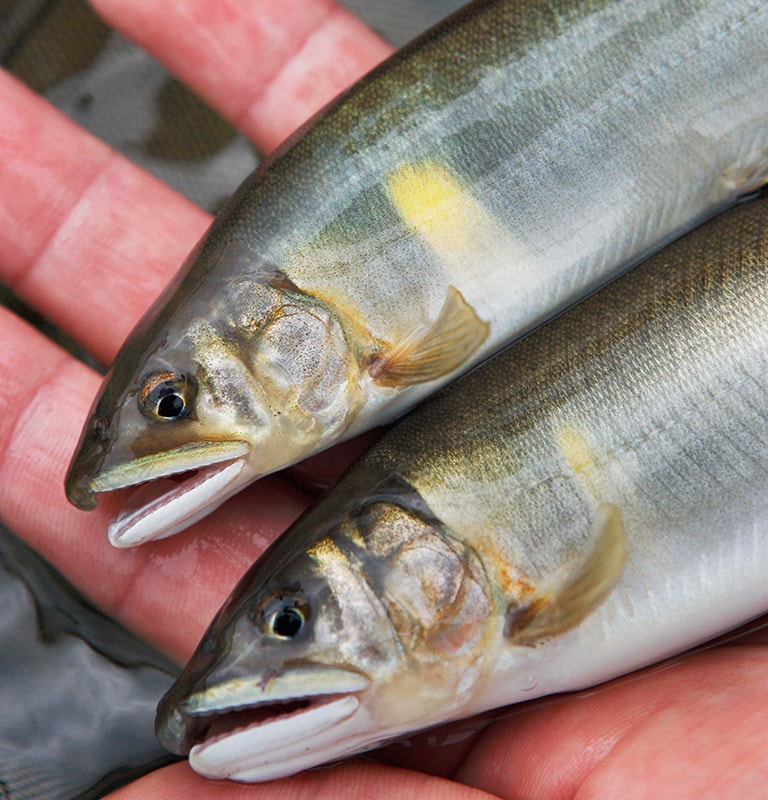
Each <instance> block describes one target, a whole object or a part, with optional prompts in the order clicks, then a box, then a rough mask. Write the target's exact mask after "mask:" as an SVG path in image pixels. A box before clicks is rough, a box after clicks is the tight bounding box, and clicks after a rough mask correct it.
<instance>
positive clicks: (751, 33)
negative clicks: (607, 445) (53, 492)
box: [65, 0, 768, 547]
mask: <svg viewBox="0 0 768 800" xmlns="http://www.w3.org/2000/svg"><path fill="white" fill-rule="evenodd" d="M767 51H768V7H766V4H765V3H764V2H763V1H762V0H688V1H687V2H679V0H674V1H673V0H633V2H628V1H627V0H592V1H591V2H588V1H587V0H559V1H558V2H556V3H550V2H538V1H537V0H527V1H518V0H478V2H475V3H472V4H470V5H469V6H467V7H465V8H464V9H461V10H460V11H459V12H458V13H457V14H456V15H454V16H452V17H450V18H448V20H447V21H445V22H444V23H443V24H441V25H439V26H438V27H436V28H434V29H432V30H431V31H430V32H428V33H427V34H426V35H424V36H423V37H422V38H420V39H417V40H416V41H415V42H414V43H413V44H411V45H410V46H406V47H405V48H404V49H402V50H401V51H399V52H398V53H397V54H395V55H394V56H393V57H392V58H391V59H390V60H388V61H386V62H385V63H384V64H383V65H382V66H380V67H379V68H377V69H374V70H373V72H371V73H370V74H369V75H368V76H367V77H365V78H364V79H363V80H362V81H361V82H359V83H357V84H356V85H355V86H353V87H352V88H351V89H350V90H348V91H347V92H346V93H344V94H343V95H342V96H341V97H340V98H339V99H338V100H337V101H335V102H333V103H331V105H330V106H328V107H327V108H326V109H325V110H323V111H322V112H321V113H320V115H319V116H317V117H316V118H314V119H313V120H311V121H310V122H309V123H308V125H307V126H306V127H304V128H303V129H301V130H300V131H299V133H298V134H297V135H296V136H294V137H292V138H290V139H289V140H288V141H287V143H286V144H285V145H284V146H282V147H281V148H279V149H278V151H277V152H276V153H275V154H274V155H273V156H271V157H269V158H267V160H266V161H265V162H264V163H263V164H262V165H261V166H260V167H259V168H258V169H257V171H256V172H255V173H254V174H253V175H252V176H250V177H249V178H247V179H246V180H245V182H244V183H243V184H242V185H241V187H240V188H239V189H238V190H237V192H236V193H235V194H234V196H233V197H232V198H231V200H230V201H228V202H227V203H226V204H225V206H224V207H223V209H222V210H221V212H220V214H219V215H218V216H217V217H216V219H215V220H214V222H213V223H212V225H211V227H210V229H209V230H208V232H207V233H206V234H205V235H204V237H203V239H202V240H201V241H200V242H199V243H198V245H197V246H196V247H195V249H194V250H193V252H192V253H191V254H190V256H189V258H188V259H187V261H186V262H185V264H184V265H183V266H182V268H181V271H180V272H179V274H178V275H177V277H176V279H174V281H173V282H172V283H171V285H170V286H169V287H168V289H167V290H166V291H165V292H164V293H163V294H162V295H161V297H160V298H159V299H158V300H157V301H156V303H155V304H154V305H153V307H152V308H151V309H150V310H149V311H148V313H147V315H146V316H145V317H144V318H143V319H142V320H141V321H140V322H139V323H138V325H137V327H136V328H135V329H134V330H133V332H132V333H131V334H130V335H129V337H128V339H127V341H126V342H125V344H124V345H123V347H122V349H121V350H120V351H119V353H118V354H117V356H116V358H115V360H114V362H113V364H112V366H111V369H110V370H109V372H108V373H107V375H106V377H105V379H104V382H103V384H102V387H101V389H100V391H99V394H98V396H97V398H96V400H95V401H94V405H93V408H92V409H91V412H90V414H89V417H88V419H87V421H86V422H85V425H84V428H83V432H82V435H81V438H80V441H79V443H78V445H77V448H76V450H75V453H74V456H73V458H72V462H71V464H70V467H69V470H68V474H67V477H66V481H65V485H66V493H67V496H68V498H69V500H70V501H71V502H72V503H73V504H74V505H75V506H77V507H78V508H81V509H90V508H93V507H95V506H96V504H97V501H98V496H99V495H100V494H101V493H104V492H112V491H115V490H118V489H125V488H127V487H138V486H139V485H140V484H142V485H141V486H140V487H139V488H138V489H136V490H135V491H134V492H133V493H128V494H129V496H128V497H127V500H126V502H125V504H124V506H123V507H122V509H121V511H120V512H119V514H118V515H117V517H116V518H115V519H114V520H113V521H112V522H111V523H110V525H109V528H108V536H109V540H110V541H111V543H112V544H113V545H116V546H118V547H129V546H133V545H137V544H141V543H144V542H147V541H151V540H153V539H159V538H163V537H166V536H170V535H173V534H174V533H177V532H179V531H180V530H183V529H185V528H186V527H188V526H189V525H191V524H193V523H194V522H196V521H197V520H198V519H200V518H202V517H203V516H205V515H207V514H209V513H210V512H211V511H212V510H213V509H214V508H216V507H218V506H219V505H220V504H221V503H223V502H224V501H225V500H226V499H227V498H229V497H231V496H232V495H234V494H236V493H237V492H238V491H240V490H241V489H242V488H243V487H244V486H246V485H248V484H249V483H251V482H252V481H254V480H256V479H257V478H259V477H261V476H263V475H266V474H268V473H271V472H274V471H276V470H278V469H282V468H284V467H286V466H288V465H291V464H294V463H296V462H298V461H300V460H302V459H304V458H306V457H307V456H309V455H312V454H314V453H316V452H319V451H320V450H323V449H325V448H327V447H329V446H331V445H332V444H334V443H336V442H340V441H343V440H345V439H348V438H350V437H353V436H355V435H357V434H360V433H362V432H363V431H365V430H367V429H370V428H372V427H377V426H380V425H383V424H385V423H389V422H391V421H392V420H394V419H396V418H398V417H399V416H401V415H402V414H403V413H405V411H406V410H407V409H408V408H411V407H413V406H414V405H416V404H417V403H419V402H421V401H422V400H423V399H424V398H425V397H427V396H428V395H429V394H432V393H433V392H434V391H436V390H437V389H438V388H440V387H441V386H443V385H445V384H447V383H448V382H450V381H451V380H454V379H455V378H457V377H458V376H459V375H460V374H462V373H464V372H466V371H468V370H470V369H472V368H473V367H475V366H477V365H478V364H480V363H481V362H483V361H485V360H486V359H487V358H488V357H490V356H491V355H492V354H493V353H495V352H497V351H498V350H500V349H501V348H502V347H503V346H504V345H506V344H508V343H510V342H511V341H513V340H515V339H518V338H519V337H520V336H522V335H523V334H525V333H526V332H528V331H530V330H532V329H533V328H535V327H536V326H538V325H539V324H541V323H542V322H544V321H545V320H546V319H549V318H551V317H552V316H554V315H555V314H556V313H559V312H560V311H562V310H563V309H564V308H566V307H567V306H569V305H571V304H573V303H574V302H575V301H577V300H578V299H580V298H582V297H584V296H585V295H586V294H588V293H589V292H590V291H592V290H594V289H595V288H597V286H599V285H602V284H604V283H606V282H607V281H608V280H609V279H610V278H611V277H614V276H615V275H617V274H619V273H620V272H622V271H624V270H625V269H627V268H629V267H631V266H633V265H635V264H636V263H638V262H639V261H640V260H642V258H644V257H645V256H647V255H648V254H650V253H651V252H652V251H655V250H658V249H659V248H660V247H661V246H663V245H664V244H666V243H668V242H669V241H671V240H672V239H674V238H675V237H676V236H678V235H680V234H682V233H683V232H685V231H686V230H688V229H690V228H692V227H694V226H695V225H696V224H698V223H699V222H701V221H702V220H703V219H704V218H707V217H709V216H711V215H713V214H714V213H715V212H716V211H717V210H719V209H722V208H723V207H726V206H728V205H730V204H733V203H734V202H735V201H736V199H737V198H739V197H742V196H745V195H749V194H751V193H753V192H755V191H757V190H758V189H759V187H761V186H762V185H763V184H764V183H765V181H766V176H767V175H768V60H767V59H766V58H765V53H766V52H767Z"/></svg>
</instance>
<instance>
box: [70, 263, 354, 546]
mask: <svg viewBox="0 0 768 800" xmlns="http://www.w3.org/2000/svg"><path fill="white" fill-rule="evenodd" d="M241 260H242V257H241ZM230 261H231V262H232V263H237V257H236V256H235V255H232V257H231V259H230ZM192 274H195V273H194V272H193V273H192ZM167 294H169V296H168V297H164V298H161V300H160V301H158V303H157V304H156V307H155V308H153V309H151V310H150V312H149V313H148V315H147V317H146V318H145V319H144V320H143V321H142V322H141V323H140V324H139V326H138V327H137V328H136V329H135V330H134V331H133V332H132V333H131V335H130V337H129V338H128V340H127V341H126V342H125V344H124V345H123V347H122V348H121V350H120V352H119V353H118V355H117V357H116V358H115V361H114V363H113V365H112V367H111V369H110V370H109V373H108V374H107V376H106V377H105V379H104V382H103V384H102V387H101V390H100V393H99V395H98V397H97V399H96V401H95V403H94V405H93V408H92V409H91V412H90V415H89V418H88V421H87V422H86V425H85V427H84V430H83V432H82V435H81V439H80V443H79V445H78V447H77V450H76V452H75V455H74V457H73V459H72V462H71V465H70V468H69V472H68V475H67V478H66V491H67V496H68V498H69V500H70V501H71V502H72V503H73V504H74V505H75V506H77V507H78V508H81V509H90V508H93V507H95V506H96V504H97V500H96V497H97V495H98V494H99V493H102V492H110V491H113V490H116V489H121V488H125V487H133V486H137V485H138V484H147V485H146V486H142V487H141V489H140V490H138V491H137V492H134V494H133V495H132V496H131V497H130V498H129V500H128V503H127V504H126V506H125V508H124V509H123V511H122V512H121V514H120V515H119V516H118V517H117V518H116V519H115V520H114V521H113V523H112V524H111V525H110V528H109V538H110V541H111V542H112V544H114V545H116V546H118V547H128V546H133V545H136V544H141V543H143V542H145V541H149V540H151V539H159V538H163V537H166V536H170V535H172V534H174V533H176V532H178V531H180V530H182V529H184V528H186V527H187V526H189V525H191V524H192V523H193V522H195V521H197V520H198V519H200V518H201V517H203V516H205V515H206V514H208V513H210V512H211V511H212V510H213V509H214V508H216V507H217V506H218V505H220V504H221V503H222V502H224V500H226V499H227V498H228V497H230V496H232V495H233V494H235V493H236V492H237V491H239V490H240V489H242V488H243V487H244V486H245V485H247V484H248V483H250V482H252V481H253V480H255V479H256V478H258V477H260V476H262V475H266V474H268V473H270V472H273V471H274V470H276V469H279V468H282V467H284V466H287V465H288V464H291V463H293V462H295V461H297V460H299V459H300V458H302V457H304V456H305V455H308V454H309V453H311V452H312V451H313V448H314V447H315V446H316V444H317V442H318V441H320V440H321V439H322V438H323V437H324V436H326V437H327V436H331V437H332V436H333V435H334V433H335V432H336V431H338V430H341V429H343V427H344V425H345V422H346V420H347V418H348V416H349V414H350V411H351V410H352V409H353V408H354V407H356V406H355V402H356V400H355V398H356V395H355V392H354V389H353V388H352V389H350V387H354V386H355V385H356V381H355V380H354V375H353V374H352V373H353V372H354V370H355V369H356V362H355V361H354V359H353V358H351V357H350V353H349V348H348V344H347V340H346V338H345V335H344V331H343V330H342V328H341V326H340V325H339V324H338V322H337V321H336V320H335V318H334V317H333V315H332V313H331V312H330V311H326V310H325V309H324V307H323V306H322V304H321V303H318V302H313V301H312V300H311V299H309V300H307V299H306V298H304V297H302V296H300V295H299V293H298V290H297V289H296V287H294V286H293V285H292V284H291V283H290V282H289V281H287V279H284V278H282V277H281V276H280V274H279V273H278V272H277V271H276V270H274V269H273V268H269V267H268V266H266V265H264V264H261V265H259V269H257V270H256V271H255V272H253V271H252V272H251V273H245V272H240V273H238V274H236V275H235V276H233V277H232V278H230V279H228V280H222V281H218V282H216V283H215V284H213V285H210V286H209V285H208V284H207V283H205V282H203V283H202V284H201V285H200V286H197V287H189V288H186V287H185V286H184V283H183V282H182V285H181V286H180V287H173V291H170V292H169V293H167ZM185 473H186V474H185ZM182 475H183V479H180V476H182Z"/></svg>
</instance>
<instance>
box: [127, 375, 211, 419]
mask: <svg viewBox="0 0 768 800" xmlns="http://www.w3.org/2000/svg"><path fill="white" fill-rule="evenodd" d="M196 392H197V385H196V383H195V380H194V378H192V377H191V376H190V375H183V374H181V373H177V372H155V373H153V374H152V375H148V376H147V377H146V378H145V379H144V383H143V385H142V387H141V391H140V392H139V410H140V411H141V413H142V414H143V415H144V416H145V417H147V418H149V419H152V420H161V421H163V422H172V421H174V420H179V419H184V418H185V417H189V416H190V415H191V413H192V401H193V399H194V397H195V394H196Z"/></svg>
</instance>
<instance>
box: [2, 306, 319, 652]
mask: <svg viewBox="0 0 768 800" xmlns="http://www.w3.org/2000/svg"><path fill="white" fill-rule="evenodd" d="M0 341H2V342H3V347H2V348H0V374H2V375H3V376H7V377H6V378H5V379H4V380H3V381H2V382H1V383H0V518H2V520H3V522H4V523H5V524H6V525H8V526H9V527H10V528H11V529H12V530H14V531H15V532H16V533H18V534H19V535H20V536H21V537H22V538H23V539H24V540H25V541H27V542H28V543H29V544H30V545H31V546H32V547H34V548H35V549H36V550H37V551H38V552H40V553H41V554H42V555H43V556H45V557H46V558H47V559H48V560H49V561H51V563H52V564H53V565H54V566H56V567H57V568H58V569H59V570H60V571H61V572H62V573H63V574H64V575H65V576H66V577H67V578H69V580H70V581H72V582H73V583H74V584H75V585H76V586H77V587H78V588H80V589H81V590H82V591H83V592H84V594H86V596H88V597H89V598H90V599H91V600H92V601H93V602H94V603H96V604H97V605H98V606H99V607H101V608H102V609H104V610H105V611H106V612H107V613H109V614H111V615H113V616H115V617H116V618H117V619H119V620H120V621H121V622H123V623H124V624H125V625H127V626H128V627H129V628H131V629H132V630H134V631H135V632H136V633H138V634H139V635H140V636H142V637H143V638H146V639H148V640H149V641H151V642H153V643H154V644H155V645H157V646H158V647H160V648H161V649H163V650H164V651H165V652H166V653H168V654H169V655H170V656H171V657H173V658H176V659H177V660H179V661H184V660H186V658H187V657H188V656H189V654H190V653H191V651H192V649H193V648H194V646H195V645H196V644H197V641H198V640H199V638H200V636H201V635H202V633H203V632H204V630H205V627H206V626H207V623H208V621H209V620H210V619H211V617H212V616H213V614H214V613H215V611H216V610H218V608H219V606H220V605H221V604H222V602H223V601H224V600H225V598H226V597H227V595H228V594H229V592H230V591H231V589H232V586H233V585H234V583H235V582H236V580H237V579H238V578H239V577H240V576H241V575H242V573H243V572H244V571H245V570H246V569H247V568H248V567H249V566H250V565H251V563H252V562H253V561H254V560H255V559H256V557H257V556H258V555H260V554H261V552H262V551H263V550H264V548H265V547H266V545H267V544H268V543H269V542H270V541H272V540H273V539H274V538H275V537H276V536H277V535H278V534H279V533H280V532H281V531H282V530H284V528H285V527H286V526H287V525H289V524H290V522H291V521H292V520H293V519H294V518H295V516H296V515H297V514H298V513H299V512H300V511H301V510H303V508H304V507H305V505H306V497H305V495H303V494H302V493H301V492H299V491H298V490H297V489H295V488H293V487H292V486H290V485H289V484H288V483H287V482H285V481H283V480H281V479H279V478H277V477H275V478H270V479H267V480H266V481H263V482H261V483H259V484H257V485H255V486H254V487H252V489H250V490H249V491H247V492H245V493H243V494H241V495H240V496H239V497H238V498H237V499H236V500H235V501H234V502H232V503H230V504H228V505H226V506H224V507H223V508H222V509H220V511H219V512H218V513H217V514H216V515H214V516H213V517H209V518H207V519H206V520H203V521H202V522H200V523H198V524H197V525H195V526H193V527H192V528H190V529H189V531H185V532H184V533H182V534H179V535H177V536H175V537H172V538H171V539H168V540H165V541H162V542H157V543H150V544H148V545H145V546H143V547H141V548H138V549H136V550H129V551H118V550H115V549H114V548H112V547H111V546H110V545H109V544H108V542H107V539H106V534H105V531H106V526H107V521H108V519H109V518H110V517H111V516H112V515H114V514H115V513H116V511H117V510H118V505H119V503H121V502H122V499H123V498H119V497H106V498H104V499H103V500H102V502H101V505H100V507H99V508H98V509H96V510H95V511H92V512H87V513H86V512H81V511H78V510H76V509H74V508H73V507H72V506H70V505H69V503H68V502H67V501H66V498H65V496H64V490H63V476H64V474H65V471H66V466H67V463H68V461H69V458H70V456H71V453H72V450H73V448H74V444H75V442H76V440H77V435H78V430H79V427H80V425H81V419H82V416H83V413H84V411H85V409H87V407H88V405H89V404H90V399H91V397H92V396H93V394H94V393H95V391H96V388H97V385H98V378H97V376H96V375H95V374H93V373H92V372H91V371H90V370H89V369H88V368H87V367H85V366H84V365H82V364H80V363H79V362H77V361H75V360H74V359H72V358H71V357H70V356H68V355H66V354H64V353H63V352H61V351H60V350H59V349H58V348H57V347H56V346H55V345H53V344H51V343H50V342H49V341H48V340H47V339H45V338H44V337H43V336H42V335H41V334H39V333H38V332H37V331H35V330H34V329H32V328H31V327H30V326H28V325H27V324H26V323H24V322H22V321H21V320H19V319H18V318H16V317H14V316H13V315H12V314H11V313H10V312H8V311H6V310H5V309H0Z"/></svg>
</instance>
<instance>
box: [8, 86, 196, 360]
mask: <svg viewBox="0 0 768 800" xmlns="http://www.w3.org/2000/svg"><path fill="white" fill-rule="evenodd" d="M0 109H2V113H0V187H2V192H0V221H2V224H0V281H2V282H3V283H5V284H6V285H8V286H10V287H12V288H13V289H14V290H15V291H16V292H17V293H18V294H19V295H20V296H21V297H23V298H24V299H25V300H26V301H27V302H28V303H29V304H30V305H32V306H33V307H34V308H36V309H38V310H39V311H40V312H41V313H42V314H43V315H44V316H46V317H47V318H49V319H50V320H51V321H52V322H54V323H55V324H56V325H58V326H59V327H60V328H61V329H63V330H66V331H67V332H69V333H70V334H71V335H72V336H73V337H74V338H75V339H76V340H77V341H79V342H80V343H81V344H83V346H84V347H86V348H87V349H88V350H89V351H91V352H92V353H93V354H94V355H95V356H96V357H97V358H98V359H100V360H101V361H102V362H104V363H108V362H109V361H111V359H112V357H113V355H114V353H115V352H116V350H117V348H118V347H119V345H120V343H121V342H122V341H123V339H124V338H125V337H126V335H127V334H128V332H129V331H130V329H131V327H132V326H133V325H134V324H135V323H136V320H137V319H138V318H139V317H140V315H141V314H142V313H143V312H144V310H145V309H146V308H147V307H148V305H149V304H150V303H151V302H152V300H153V299H154V298H155V296H156V295H157V294H158V293H159V291H160V290H161V289H162V287H163V286H164V285H165V284H166V283H167V282H168V280H170V278H171V276H172V275H173V273H174V272H175V271H176V269H177V268H178V266H179V265H180V264H181V262H182V260H183V259H184V257H185V256H186V254H187V252H188V251H189V249H190V248H191V247H192V246H193V244H194V242H195V241H196V240H197V238H199V236H200V235H201V234H202V232H203V231H204V229H205V227H206V225H207V224H208V220H209V217H208V215H207V214H205V213H204V212H202V211H201V210H200V209H198V208H196V207H195V206H194V205H193V204H192V203H189V202H188V201H186V200H184V199H183V198H181V197H180V196H179V195H177V194H176V193H175V192H173V191H172V190H171V189H169V188H168V187H166V186H164V185H163V184H162V183H160V182H159V181H157V180H155V179H154V178H151V177H150V176H149V175H147V174H146V173H144V172H143V171H142V170H141V169H139V168H138V167H136V166H135V165H133V164H132V163H131V162H129V161H127V160H126V159H124V158H123V157H122V156H119V155H117V154H116V153H114V152H113V151H111V150H110V149H109V148H108V147H107V146H106V145H105V144H103V143H102V142H100V141H98V140H97V139H95V138H94V137H92V136H90V135H88V134H86V133H85V132H84V131H83V130H82V129H80V128H79V127H78V126H77V125H75V124H74V123H72V122H71V121H70V120H68V119H67V118H66V117H64V116H63V115H62V114H60V113H58V112H57V111H55V110H54V109H53V108H52V107H51V106H50V105H48V104H47V103H46V102H45V101H44V100H42V99H41V98H40V97H38V96H36V95H35V94H34V93H33V92H31V91H30V90H29V89H27V88H26V87H25V86H23V85H22V84H21V83H19V82H18V81H16V80H15V79H13V78H12V77H10V76H9V75H8V74H7V73H3V72H0Z"/></svg>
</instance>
